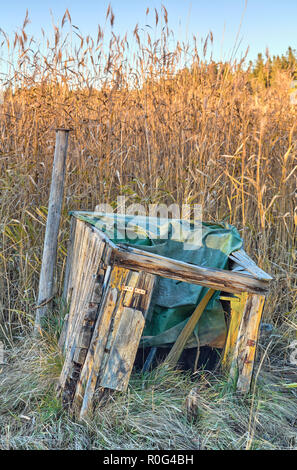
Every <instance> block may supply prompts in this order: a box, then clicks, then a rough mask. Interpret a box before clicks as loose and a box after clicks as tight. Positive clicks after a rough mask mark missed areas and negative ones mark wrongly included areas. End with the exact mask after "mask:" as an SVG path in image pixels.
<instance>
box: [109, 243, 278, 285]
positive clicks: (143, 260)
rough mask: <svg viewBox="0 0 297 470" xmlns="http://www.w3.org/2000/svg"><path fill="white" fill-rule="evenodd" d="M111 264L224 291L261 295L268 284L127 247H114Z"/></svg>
mask: <svg viewBox="0 0 297 470" xmlns="http://www.w3.org/2000/svg"><path fill="white" fill-rule="evenodd" d="M114 263H115V264H117V265H118V266H122V267H125V268H127V269H134V270H136V271H139V270H142V271H145V272H148V273H152V274H157V275H159V276H163V277H168V278H170V279H176V280H178V281H184V282H189V283H191V284H199V285H202V286H206V287H209V288H212V289H215V290H222V291H224V292H232V293H237V292H250V293H254V294H263V293H265V292H266V291H267V289H268V285H269V284H268V282H267V281H263V280H258V279H255V278H253V277H252V276H247V275H244V274H239V273H235V272H232V271H227V270H221V269H213V268H205V267H202V266H196V265H192V264H189V263H184V262H182V261H176V260H173V259H169V258H166V257H164V256H160V255H155V254H152V253H147V252H144V251H141V250H138V249H135V248H130V247H129V251H128V250H127V251H124V250H114Z"/></svg>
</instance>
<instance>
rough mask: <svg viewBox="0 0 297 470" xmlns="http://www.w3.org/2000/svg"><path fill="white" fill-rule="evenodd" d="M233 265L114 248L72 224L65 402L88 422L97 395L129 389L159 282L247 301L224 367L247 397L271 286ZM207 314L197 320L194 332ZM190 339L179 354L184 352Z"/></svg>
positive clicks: (234, 321)
mask: <svg viewBox="0 0 297 470" xmlns="http://www.w3.org/2000/svg"><path fill="white" fill-rule="evenodd" d="M230 261H231V263H233V267H232V268H233V270H230V271H225V270H220V269H208V268H205V267H201V266H194V265H191V264H188V263H184V262H181V261H177V260H173V259H169V258H165V257H163V256H158V255H154V254H151V253H148V252H145V251H142V250H139V249H136V248H130V247H129V248H128V247H126V246H123V245H115V244H114V243H113V242H112V241H111V240H109V239H108V237H106V235H105V234H104V233H102V232H100V231H99V230H98V229H96V228H95V227H93V226H91V225H90V224H88V223H86V222H83V221H81V220H79V219H77V218H75V217H72V225H71V233H70V241H69V250H68V257H67V263H66V271H65V281H64V294H63V295H64V299H65V301H66V303H67V304H68V305H69V313H68V314H67V315H66V317H65V321H64V327H63V331H62V334H61V337H60V346H61V348H62V349H63V351H64V354H65V362H64V365H63V369H62V372H61V376H60V379H59V385H58V390H59V393H60V394H61V395H62V400H63V402H64V403H65V404H67V405H69V406H70V407H71V408H72V409H73V410H74V411H75V412H76V413H77V415H78V416H79V417H80V418H83V417H84V416H86V414H87V413H88V412H89V411H90V410H91V405H92V401H93V397H94V394H95V390H101V391H104V390H106V389H109V390H118V391H125V390H126V389H127V386H128V383H129V378H130V374H131V370H132V367H133V363H134V360H135V355H136V352H137V349H138V345H139V341H140V338H141V335H142V331H143V328H144V324H145V318H146V315H147V313H148V310H149V307H150V302H151V296H152V292H153V287H154V282H155V276H156V275H159V276H163V277H168V278H171V279H177V280H181V281H184V282H189V283H192V284H199V285H203V286H206V287H208V288H209V289H210V290H211V291H213V290H220V291H224V292H231V293H236V294H238V293H239V294H240V295H242V296H245V297H242V299H245V300H244V302H243V303H244V308H242V309H241V310H240V311H237V312H236V309H233V310H232V311H231V321H230V326H229V330H228V335H227V340H226V345H225V349H224V356H223V360H222V363H223V367H224V368H225V369H226V370H229V371H230V379H231V380H232V381H233V382H234V384H235V387H236V388H237V389H238V390H239V391H241V392H247V391H248V390H249V387H250V382H251V377H252V371H253V364H254V358H255V350H256V343H257V337H258V329H259V324H260V320H261V315H262V311H263V305H264V299H265V294H266V292H267V291H268V287H269V282H270V280H271V279H272V278H271V277H270V276H269V275H268V274H266V273H265V272H264V271H262V270H261V269H260V268H258V266H257V265H256V264H255V263H254V262H253V261H252V260H251V259H250V258H249V257H248V255H247V254H246V253H245V252H244V251H243V250H239V251H238V252H236V253H232V255H231V256H230ZM244 293H245V294H244ZM203 308H204V307H203ZM200 314H201V312H200V313H199V312H197V314H196V313H195V312H194V314H193V316H192V317H191V323H193V325H194V323H195V321H196V322H197V318H199V315H200ZM195 319H196V320H195ZM193 325H192V326H193ZM194 326H195V325H194ZM187 330H189V331H190V330H191V328H190V324H189V325H188V327H187ZM185 334H186V332H185ZM185 334H184V336H185V337H183V338H180V339H179V343H178V347H176V348H175V349H177V350H180V349H181V348H182V347H183V342H184V340H185V338H186V335H185ZM175 349H174V351H175ZM169 356H170V357H171V356H172V354H171V355H169ZM174 357H175V358H176V351H175V354H174ZM171 359H172V357H171Z"/></svg>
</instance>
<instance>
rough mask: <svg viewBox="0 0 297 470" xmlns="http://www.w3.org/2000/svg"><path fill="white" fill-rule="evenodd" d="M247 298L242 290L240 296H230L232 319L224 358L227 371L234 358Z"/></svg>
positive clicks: (224, 366) (223, 364)
mask: <svg viewBox="0 0 297 470" xmlns="http://www.w3.org/2000/svg"><path fill="white" fill-rule="evenodd" d="M246 300H247V293H246V292H242V293H241V294H239V298H234V299H232V298H230V309H231V312H230V320H229V325H228V333H227V338H226V343H225V347H224V352H223V358H222V366H223V368H224V369H225V370H227V371H229V370H230V367H231V363H232V360H233V356H234V350H235V346H236V342H237V337H238V330H239V327H240V323H241V320H242V315H243V312H244V307H245V304H246Z"/></svg>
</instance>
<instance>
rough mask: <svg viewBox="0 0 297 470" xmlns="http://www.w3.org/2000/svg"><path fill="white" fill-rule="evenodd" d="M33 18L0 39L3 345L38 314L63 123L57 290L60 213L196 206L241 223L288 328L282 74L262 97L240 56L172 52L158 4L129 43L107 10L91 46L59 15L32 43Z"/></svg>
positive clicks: (291, 185)
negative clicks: (123, 201)
mask: <svg viewBox="0 0 297 470" xmlns="http://www.w3.org/2000/svg"><path fill="white" fill-rule="evenodd" d="M149 14H150V13H149ZM28 21H29V19H28V17H26V19H25V21H24V25H23V29H22V31H21V32H20V33H18V34H15V36H14V37H9V36H8V35H7V34H5V33H4V32H1V35H2V39H3V41H2V43H1V56H2V62H1V63H2V66H3V71H4V74H3V75H1V77H2V78H1V81H2V87H3V90H4V94H3V100H2V103H1V105H0V116H1V120H0V135H1V141H0V168H1V177H0V187H1V209H0V210H1V215H0V226H1V232H0V233H1V239H0V240H1V241H0V274H1V277H0V326H1V334H2V336H4V337H5V338H6V340H7V341H11V339H12V335H13V332H15V331H16V330H17V329H23V328H24V327H25V326H26V325H28V323H30V322H31V321H32V318H33V316H34V312H35V311H34V305H35V301H36V291H37V281H38V275H39V270H40V260H41V252H42V239H43V234H44V225H45V221H46V211H47V201H48V192H49V182H50V172H51V166H52V156H53V150H54V138H55V137H54V129H55V128H56V127H62V126H65V127H68V128H69V127H70V128H72V129H73V132H72V134H71V139H70V140H71V143H70V148H69V159H68V166H67V179H66V189H65V205H64V214H63V221H62V227H61V236H60V245H59V246H60V248H59V253H58V269H57V292H58V293H60V292H61V285H62V275H63V269H64V262H65V241H66V239H67V233H68V218H67V212H68V210H71V209H88V210H92V209H94V207H95V206H96V205H97V204H98V203H100V202H109V203H112V204H114V201H115V199H116V196H117V195H118V194H122V195H125V196H126V197H127V199H128V202H141V203H152V202H164V203H166V202H170V203H171V202H177V203H179V204H181V203H200V204H202V206H203V217H204V219H205V220H216V221H217V220H222V219H225V220H227V221H229V222H230V223H232V224H234V225H236V226H237V227H238V228H239V229H240V230H241V233H242V236H243V237H244V239H245V245H246V250H247V251H248V252H249V253H250V254H251V255H252V256H253V257H254V258H255V260H256V261H257V262H258V264H259V265H260V266H261V267H263V268H264V269H266V270H268V271H269V272H272V273H273V274H274V275H275V276H276V283H275V288H272V291H271V295H270V297H269V299H268V303H267V308H266V315H268V316H270V317H271V318H273V319H274V320H276V321H278V318H280V316H281V315H285V316H288V315H289V314H290V321H293V322H295V321H296V316H294V312H295V315H296V308H297V307H296V276H297V274H296V226H297V220H296V218H297V215H296V194H295V192H296V171H295V170H296V150H297V129H296V115H297V112H296V108H294V107H292V106H290V103H289V96H288V88H289V82H290V76H289V73H287V72H284V71H281V70H279V71H278V72H277V73H276V74H275V76H274V79H273V82H272V84H271V86H270V87H269V88H265V87H263V85H262V84H261V83H260V82H257V80H256V79H251V74H250V71H249V70H248V69H247V68H246V67H245V66H244V62H243V61H242V62H241V63H236V62H233V63H215V62H213V61H209V60H206V55H207V47H208V46H209V44H210V45H211V42H212V40H213V38H212V35H211V34H210V35H209V37H208V38H207V40H206V41H205V42H204V44H202V45H201V46H200V44H198V41H197V40H196V38H195V37H194V38H193V41H192V42H191V43H189V44H180V43H178V42H176V43H174V44H175V46H174V47H173V46H172V44H173V39H172V32H171V31H170V30H169V28H168V23H167V21H168V19H167V12H166V10H165V9H164V8H163V9H162V12H159V14H158V12H155V17H154V23H155V24H154V25H153V26H154V28H155V32H153V33H151V32H150V31H153V30H151V29H149V28H147V30H146V31H143V30H141V29H140V28H139V27H138V26H137V27H136V28H135V30H134V32H133V35H132V36H131V38H132V39H131V38H130V44H129V38H128V36H125V37H124V38H121V37H119V36H117V35H116V34H114V33H113V28H112V26H113V22H114V15H113V12H112V9H111V8H109V10H108V12H107V23H106V26H105V29H104V28H101V27H98V36H97V38H92V37H90V36H87V37H83V36H82V34H81V33H80V31H79V30H78V29H77V28H76V27H75V26H74V25H71V17H70V14H69V12H68V11H66V13H65V15H64V18H63V21H62V25H61V26H60V27H58V26H54V35H53V38H51V39H49V38H47V37H46V35H45V34H43V39H42V41H41V42H40V44H38V43H37V42H35V39H34V38H33V37H29V36H28V35H27V33H26V27H27V24H28ZM148 21H149V20H148ZM109 22H110V28H111V29H109V27H107V25H108V24H109ZM67 25H68V26H67ZM67 28H68V29H69V30H68V33H67V34H66V33H65V31H66V30H67ZM153 36H154V37H153ZM131 40H132V42H131ZM108 41H109V42H108ZM200 49H201V51H200ZM294 211H295V212H294ZM294 217H295V219H294Z"/></svg>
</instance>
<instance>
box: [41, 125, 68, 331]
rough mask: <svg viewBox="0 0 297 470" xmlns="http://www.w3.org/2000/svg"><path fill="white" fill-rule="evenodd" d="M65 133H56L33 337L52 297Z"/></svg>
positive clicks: (65, 130)
mask: <svg viewBox="0 0 297 470" xmlns="http://www.w3.org/2000/svg"><path fill="white" fill-rule="evenodd" d="M68 132H69V131H68V130H67V129H59V130H57V131H56V147H55V155H54V164H53V171H52V182H51V189H50V197H49V205H48V215H47V222H46V231H45V239H44V247H43V256H42V264H41V272H40V279H39V293H38V301H37V307H38V308H37V311H36V318H35V327H34V330H35V333H38V332H40V331H41V328H42V326H43V323H44V320H45V319H46V317H47V315H48V312H49V306H50V301H51V298H52V296H53V294H54V269H55V265H56V257H57V243H58V233H59V225H60V217H61V209H62V202H63V192H64V177H65V166H66V154H67V146H68Z"/></svg>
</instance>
